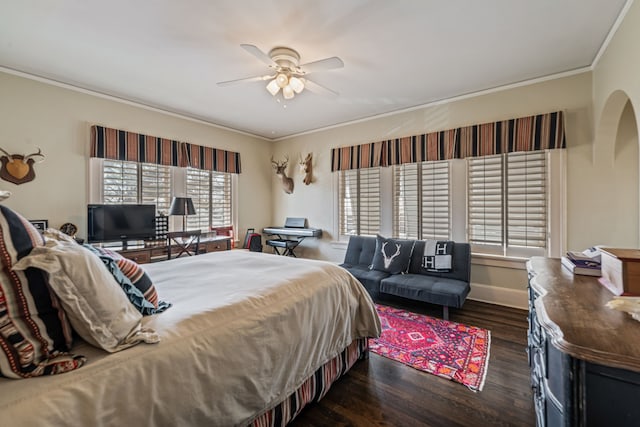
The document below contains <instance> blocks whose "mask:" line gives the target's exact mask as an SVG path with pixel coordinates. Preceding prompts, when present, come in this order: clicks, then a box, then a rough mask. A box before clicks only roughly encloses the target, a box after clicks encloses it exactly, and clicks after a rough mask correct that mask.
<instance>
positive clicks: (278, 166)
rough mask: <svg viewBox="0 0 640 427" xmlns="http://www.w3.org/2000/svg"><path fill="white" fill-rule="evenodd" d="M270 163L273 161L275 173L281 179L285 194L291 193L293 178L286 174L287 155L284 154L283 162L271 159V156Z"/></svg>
mask: <svg viewBox="0 0 640 427" xmlns="http://www.w3.org/2000/svg"><path fill="white" fill-rule="evenodd" d="M271 163H273V168H274V169H275V170H276V175H278V176H279V177H280V179H281V180H282V189H283V190H284V192H285V193H287V194H291V193H293V179H291V178H290V177H288V176H287V165H288V164H289V156H285V158H284V161H283V162H276V161H275V160H273V157H271Z"/></svg>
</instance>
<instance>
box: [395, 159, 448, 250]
mask: <svg viewBox="0 0 640 427" xmlns="http://www.w3.org/2000/svg"><path fill="white" fill-rule="evenodd" d="M393 172H394V173H393V187H394V198H393V235H394V236H395V237H398V238H403V239H436V240H447V239H449V236H450V226H449V223H450V221H449V219H450V218H449V217H450V214H449V162H447V161H439V162H422V163H409V164H404V165H397V166H394V171H393Z"/></svg>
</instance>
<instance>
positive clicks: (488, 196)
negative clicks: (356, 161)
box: [336, 150, 566, 258]
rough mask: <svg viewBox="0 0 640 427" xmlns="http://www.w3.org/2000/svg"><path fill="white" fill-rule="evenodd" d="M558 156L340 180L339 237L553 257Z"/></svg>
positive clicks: (558, 210)
mask: <svg viewBox="0 0 640 427" xmlns="http://www.w3.org/2000/svg"><path fill="white" fill-rule="evenodd" d="M564 164H565V159H564V150H548V151H535V152H518V153H510V154H505V155H497V156H486V157H474V158H467V159H453V160H446V161H433V162H423V163H408V164H404V165H396V166H393V167H389V168H371V169H360V170H349V171H342V172H339V173H338V176H337V181H336V182H337V185H338V186H339V191H338V192H337V196H336V197H337V206H338V208H337V210H336V211H337V212H336V213H337V214H338V216H337V218H338V222H336V231H338V227H339V233H340V236H348V235H356V234H360V235H374V234H376V233H380V234H382V235H384V236H391V237H396V238H407V239H435V240H447V239H451V240H455V241H459V242H463V241H468V242H470V243H471V245H472V251H473V252H474V254H476V255H477V254H486V255H491V256H499V257H518V258H522V257H530V256H533V255H541V256H551V257H559V256H560V255H562V254H563V251H564V250H565V244H566V242H565V240H564V235H565V231H564V224H565V219H564V210H563V209H564V200H565V197H564V191H565V190H564V188H565V185H564V183H565V176H564Z"/></svg>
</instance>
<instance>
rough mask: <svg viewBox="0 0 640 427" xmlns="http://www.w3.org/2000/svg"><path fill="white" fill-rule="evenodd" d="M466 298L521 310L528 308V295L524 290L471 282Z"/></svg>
mask: <svg viewBox="0 0 640 427" xmlns="http://www.w3.org/2000/svg"><path fill="white" fill-rule="evenodd" d="M467 298H469V299H471V300H474V301H481V302H486V303H489V304H498V305H504V306H506V307H513V308H519V309H522V310H528V309H529V295H528V294H527V291H526V290H520V289H509V288H500V287H497V286H489V285H482V284H479V283H471V292H470V293H469V296H468V297H467Z"/></svg>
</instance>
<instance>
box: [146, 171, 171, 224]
mask: <svg viewBox="0 0 640 427" xmlns="http://www.w3.org/2000/svg"><path fill="white" fill-rule="evenodd" d="M140 172H141V178H140V179H141V180H142V185H141V186H140V192H141V198H140V202H141V203H143V204H154V205H156V214H159V213H160V212H163V213H164V214H165V215H168V213H169V207H170V206H171V168H170V167H169V166H163V165H154V164H151V163H140Z"/></svg>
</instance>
